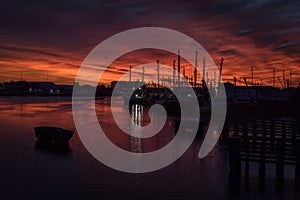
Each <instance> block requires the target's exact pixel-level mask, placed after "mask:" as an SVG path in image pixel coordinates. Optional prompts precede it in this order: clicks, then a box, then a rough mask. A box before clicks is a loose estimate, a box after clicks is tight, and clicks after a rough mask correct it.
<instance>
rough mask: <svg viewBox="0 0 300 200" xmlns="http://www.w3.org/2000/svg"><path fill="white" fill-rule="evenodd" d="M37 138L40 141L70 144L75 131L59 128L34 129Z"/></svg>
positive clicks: (42, 127) (41, 127) (40, 127)
mask: <svg viewBox="0 0 300 200" xmlns="http://www.w3.org/2000/svg"><path fill="white" fill-rule="evenodd" d="M34 131H35V136H36V137H37V139H38V140H39V141H43V142H51V143H68V142H69V140H70V139H71V138H72V136H73V133H74V131H72V130H65V129H62V128H58V127H51V126H39V127H35V128H34Z"/></svg>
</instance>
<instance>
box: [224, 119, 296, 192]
mask: <svg viewBox="0 0 300 200" xmlns="http://www.w3.org/2000/svg"><path fill="white" fill-rule="evenodd" d="M226 133H227V134H228V135H229V138H228V149H229V159H230V160H229V168H230V172H229V177H230V181H231V183H234V184H237V183H240V181H241V172H242V167H241V166H242V162H244V170H245V184H246V186H247V185H248V181H249V165H250V163H254V162H256V163H258V164H259V170H258V177H259V188H260V190H262V191H263V190H264V189H265V177H266V164H275V165H276V186H277V189H280V188H282V187H283V182H284V166H285V165H294V166H295V181H296V182H297V183H300V134H299V130H297V129H296V128H295V123H294V121H285V120H275V121H271V120H255V121H252V122H251V123H249V122H247V123H232V124H230V125H228V127H227V129H226ZM223 137H224V136H223ZM224 138H226V137H224ZM224 138H223V139H224Z"/></svg>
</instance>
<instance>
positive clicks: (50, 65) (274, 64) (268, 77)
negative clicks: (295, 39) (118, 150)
mask: <svg viewBox="0 0 300 200" xmlns="http://www.w3.org/2000/svg"><path fill="white" fill-rule="evenodd" d="M245 44H246V42H245ZM249 46H251V44H248V47H249ZM228 48H234V49H239V52H240V55H230V54H229V55H220V54H219V53H215V52H209V53H210V55H211V57H212V58H213V60H214V61H215V63H216V65H217V66H218V67H219V66H220V58H221V57H224V59H225V61H224V65H223V82H227V81H229V82H233V77H234V76H235V77H236V78H237V79H238V81H240V82H238V84H240V85H244V83H243V82H242V78H243V77H247V80H248V82H250V83H251V79H250V78H251V66H253V68H254V81H253V82H254V84H264V85H272V83H273V69H274V68H275V69H276V80H275V81H276V87H280V83H279V81H278V78H277V77H279V78H281V79H282V80H283V77H282V76H283V74H282V71H283V70H285V73H286V79H289V77H290V70H291V72H292V81H293V86H298V84H299V78H300V76H299V75H300V74H299V73H298V71H299V68H298V66H297V65H295V63H294V60H293V58H291V57H288V56H286V55H284V54H282V53H277V54H272V53H270V52H269V51H268V50H266V49H264V48H255V47H251V48H250V47H249V48H241V47H240V46H239V45H238V44H237V45H235V46H229V47H228ZM220 50H221V51H222V49H220ZM14 53H15V52H14ZM87 53H88V52H87ZM56 54H57V55H61V56H60V57H56V56H53V55H46V54H43V55H41V54H35V53H32V52H26V51H24V52H19V53H18V54H14V58H11V59H3V60H1V61H0V67H1V71H2V72H1V74H0V82H4V81H10V80H14V81H18V80H21V79H22V80H26V81H52V82H55V83H57V84H73V82H74V79H75V76H76V73H77V70H78V68H79V66H80V65H81V62H82V60H83V59H84V56H85V55H83V54H82V55H80V56H77V57H76V59H74V58H72V57H70V56H69V55H66V54H65V53H64V52H56ZM266 58H268V59H266ZM156 60H159V61H160V63H161V64H163V65H168V66H170V68H173V60H176V62H177V56H176V55H174V54H171V53H166V52H164V51H161V50H149V49H145V50H139V51H134V52H129V53H127V54H125V55H123V56H121V57H120V58H118V59H117V60H116V61H114V62H113V63H112V64H111V65H110V67H109V68H108V69H107V70H106V72H105V75H104V77H103V79H102V80H101V82H100V83H101V84H105V85H109V84H110V82H111V81H115V80H118V79H119V77H120V76H121V75H122V74H124V73H126V72H127V71H129V66H132V67H133V80H138V79H141V73H140V72H136V71H134V67H135V66H137V65H142V64H146V63H155V62H156ZM192 64H194V63H192ZM198 65H199V67H201V66H202V58H198ZM181 66H182V69H183V67H185V72H186V76H187V77H193V69H192V66H191V64H190V63H187V62H186V61H184V60H183V61H182V64H181ZM176 69H177V63H176ZM182 72H183V70H181V73H182ZM162 73H164V72H162ZM199 73H201V71H199ZM145 74H146V75H145V80H146V82H148V81H150V80H153V81H156V80H157V78H156V69H153V70H150V71H146V72H145ZM212 76H213V75H212V74H210V77H211V78H212ZM170 77H171V78H172V74H166V73H165V74H162V78H170ZM200 80H201V79H200V77H199V76H198V81H197V82H198V83H200Z"/></svg>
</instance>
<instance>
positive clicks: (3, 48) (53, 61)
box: [0, 0, 300, 87]
mask: <svg viewBox="0 0 300 200" xmlns="http://www.w3.org/2000/svg"><path fill="white" fill-rule="evenodd" d="M299 8H300V1H299V0H295V1H282V0H252V1H242V0H211V1H199V0H195V1H170V0H166V1H158V0H152V1H137V0H136V1H124V0H123V1H122V0H109V1H93V0H67V1H61V0H53V1H49V0H45V1H40V0H39V1H37V0H28V1H23V0H2V1H1V3H0V27H1V31H0V69H1V74H0V82H3V81H10V80H15V81H17V80H21V79H22V80H28V81H46V80H48V81H53V82H55V83H58V84H72V83H73V82H74V78H75V76H76V73H77V71H78V68H79V67H80V65H81V63H82V62H83V60H84V58H85V57H86V55H87V54H88V53H89V52H90V51H91V50H92V49H93V48H94V47H95V46H96V45H98V44H99V43H100V42H102V41H104V40H105V39H107V38H109V37H110V36H112V35H114V34H117V33H119V32H122V31H126V30H128V29H133V28H139V27H164V28H169V29H173V30H176V31H179V32H182V33H184V34H186V35H188V36H190V37H192V38H194V39H195V40H196V41H197V42H199V43H200V44H201V45H202V46H203V47H204V48H205V49H206V51H207V52H208V53H209V54H210V55H211V57H212V58H213V60H214V61H215V63H216V64H217V65H219V63H220V58H221V57H224V59H225V61H224V66H223V79H224V81H232V80H233V77H234V76H235V77H237V79H238V80H241V79H242V78H243V77H247V78H248V80H249V77H250V76H251V66H253V69H254V83H257V84H259V83H262V84H266V85H272V83H273V69H274V68H275V70H276V86H277V87H279V86H280V82H279V80H278V79H280V80H281V81H282V80H283V70H285V74H286V79H289V78H290V72H291V75H292V85H293V86H298V84H299V81H300V70H299V69H300V48H299V47H300V37H299V35H300V11H299ZM153 52H154V53H153ZM174 58H176V55H172V54H167V53H161V52H159V51H155V50H153V51H152V53H151V51H150V52H149V51H148V52H147V51H145V50H144V51H140V52H131V53H128V54H126V55H124V56H122V57H120V58H119V59H118V60H116V61H115V62H114V63H112V64H111V67H110V68H109V70H108V71H107V72H106V76H105V77H104V78H103V80H101V81H102V82H103V83H105V84H108V83H109V82H110V81H112V80H116V79H118V77H119V76H120V74H122V73H125V72H126V71H127V70H129V66H130V65H133V66H135V65H137V64H143V63H144V62H156V60H157V59H159V60H161V62H162V64H165V65H169V66H172V61H173V59H174ZM199 62H201V61H199ZM183 65H184V63H183ZM186 66H187V73H192V72H191V70H188V64H186ZM189 71H190V72H189ZM147 73H148V74H149V77H150V79H152V78H153V75H154V74H155V70H154V69H153V70H149V71H147ZM151 74H152V76H150V75H151ZM188 75H189V74H188ZM165 76H166V77H167V76H168V75H167V74H166V75H165ZM151 77H152V78H151ZM139 78H140V77H139V75H138V73H135V76H134V77H133V79H139ZM241 84H242V83H241Z"/></svg>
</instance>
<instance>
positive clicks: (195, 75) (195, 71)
mask: <svg viewBox="0 0 300 200" xmlns="http://www.w3.org/2000/svg"><path fill="white" fill-rule="evenodd" d="M197 68H198V51H196V55H195V69H194V87H195V88H196V87H197Z"/></svg>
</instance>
